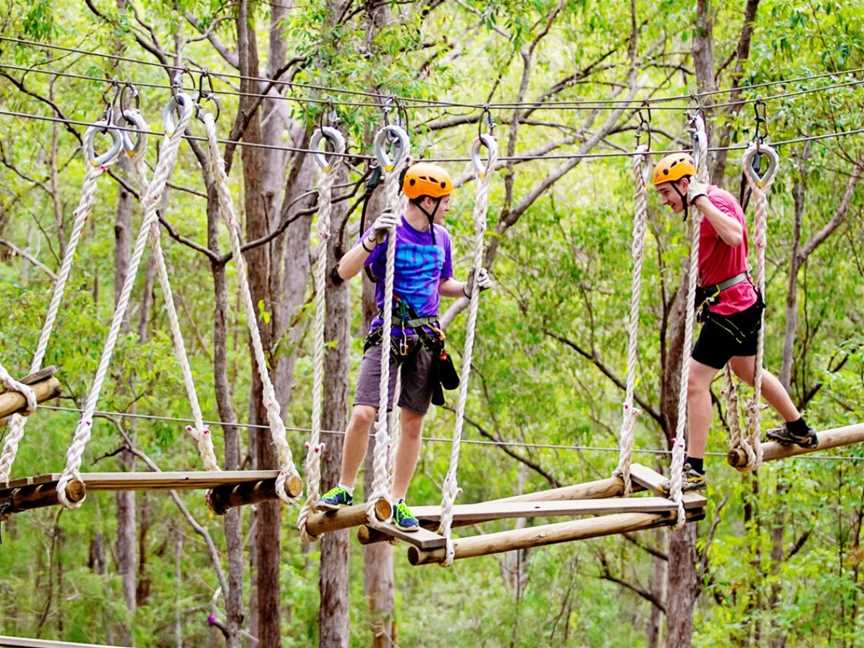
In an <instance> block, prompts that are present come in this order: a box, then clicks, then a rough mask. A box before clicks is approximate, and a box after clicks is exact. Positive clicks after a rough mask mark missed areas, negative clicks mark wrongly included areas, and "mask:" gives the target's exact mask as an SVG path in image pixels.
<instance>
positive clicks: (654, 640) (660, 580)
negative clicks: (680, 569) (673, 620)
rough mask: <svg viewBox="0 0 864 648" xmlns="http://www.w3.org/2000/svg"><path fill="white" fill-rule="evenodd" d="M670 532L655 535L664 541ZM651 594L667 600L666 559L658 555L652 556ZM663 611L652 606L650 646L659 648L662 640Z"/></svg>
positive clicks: (660, 599) (649, 631) (649, 632)
mask: <svg viewBox="0 0 864 648" xmlns="http://www.w3.org/2000/svg"><path fill="white" fill-rule="evenodd" d="M667 535H668V534H667V533H666V531H665V530H663V529H660V530H659V531H657V532H656V533H654V536H656V538H657V540H658V541H659V542H664V541H665V540H666V536H667ZM651 563H652V569H651V594H652V596H654V598H655V599H656V600H658V601H665V600H666V561H665V560H663V559H662V558H659V557H658V556H652V557H651ZM662 624H663V612H662V610H661V609H660V608H659V607H657V606H656V605H652V606H651V615H650V617H649V619H648V632H647V635H648V648H657V647H658V646H659V645H660V642H661V640H662V639H661V632H662V628H663V625H662Z"/></svg>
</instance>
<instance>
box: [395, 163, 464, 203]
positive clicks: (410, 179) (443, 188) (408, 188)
mask: <svg viewBox="0 0 864 648" xmlns="http://www.w3.org/2000/svg"><path fill="white" fill-rule="evenodd" d="M402 191H403V192H405V195H406V196H408V197H409V198H411V199H412V200H414V199H415V198H419V197H420V196H431V197H432V198H443V197H444V196H449V195H450V194H451V193H453V179H452V178H451V177H450V174H449V173H447V172H446V171H445V170H444V169H442V168H441V167H440V166H438V165H437V164H429V163H428V162H418V163H417V164H412V165H411V166H410V167H408V170H407V171H406V172H405V177H404V178H403V179H402Z"/></svg>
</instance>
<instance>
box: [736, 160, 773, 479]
mask: <svg viewBox="0 0 864 648" xmlns="http://www.w3.org/2000/svg"><path fill="white" fill-rule="evenodd" d="M762 152H764V153H765V154H766V155H767V156H768V158H769V166H768V170H767V171H766V172H765V175H764V176H762V177H760V176H759V175H758V173H757V172H756V170H754V169H753V167H752V165H751V164H750V159H751V158H752V157H754V156H756V155H757V154H759V153H762ZM777 162H778V157H777V153H776V152H775V151H774V149H773V148H771V147H769V146H768V145H765V144H750V147H749V148H748V150H747V152H745V154H744V175H745V176H747V182H748V184H749V185H750V189H751V190H752V192H753V198H754V200H755V203H756V224H755V227H754V245H755V246H756V273H755V274H756V287H757V289H758V290H759V294H760V295H762V298H763V299H764V295H765V248H766V245H767V238H768V236H767V233H768V191H770V189H771V185H772V184H773V182H774V178H775V177H777ZM759 317H760V321H759V334H758V338H757V340H758V341H757V345H756V369H755V373H754V376H753V398H752V400H751V401H750V404H749V409H750V426H749V436H750V438H749V445H750V447H751V448H752V450H753V455H754V457H753V464H752V466H751V465H750V461H749V459H750V456H749V455H748V464H747V466H746V469H748V470H756V469H757V468H759V466H760V465H762V442H761V439H760V435H761V418H762V408H761V407H760V400H761V396H762V363H763V359H764V355H765V311H764V310H763V311H762V313H761V314H760V316H759Z"/></svg>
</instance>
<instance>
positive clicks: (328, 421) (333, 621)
mask: <svg viewBox="0 0 864 648" xmlns="http://www.w3.org/2000/svg"><path fill="white" fill-rule="evenodd" d="M344 178H345V173H344V172H343V173H340V174H339V176H338V179H337V184H338V183H339V182H342V181H344ZM343 205H344V203H343ZM344 217H345V208H344V207H343V206H335V205H334V209H333V213H332V215H331V218H332V221H331V224H332V226H331V233H332V235H331V239H330V244H329V245H328V250H327V253H328V254H327V256H328V263H327V266H328V281H327V321H326V325H325V328H324V339H325V340H326V343H327V345H328V347H327V354H326V356H325V366H324V371H325V375H324V380H325V387H324V411H323V420H322V424H323V428H324V429H325V430H344V429H345V426H346V424H347V416H346V414H347V412H348V373H349V370H350V357H349V351H350V349H349V343H350V339H349V325H350V321H351V313H350V301H349V292H348V284H347V283H345V282H343V281H339V282H338V283H334V282H333V280H332V276H333V275H332V273H331V272H330V271H331V270H333V269H335V267H336V263H337V260H336V257H335V255H334V250H336V249H342V248H343V247H344V245H342V244H341V242H340V241H338V240H337V238H338V236H339V231H340V229H341V224H342V220H343V218H344ZM323 441H324V444H325V445H324V453H323V457H322V462H323V464H322V470H321V480H322V485H321V486H322V488H327V487H329V486H331V485H332V484H335V483H336V482H337V481H338V480H339V469H340V466H341V463H342V442H343V437H342V436H338V435H325V436H324V437H323ZM348 547H349V530H347V529H346V530H343V531H337V532H336V533H328V534H326V535H325V536H324V537H323V538H322V539H321V570H320V581H319V587H320V593H321V605H320V607H319V612H318V628H319V646H321V648H325V647H326V648H330V647H331V646H333V647H335V646H339V647H342V648H347V646H348V640H349V625H348Z"/></svg>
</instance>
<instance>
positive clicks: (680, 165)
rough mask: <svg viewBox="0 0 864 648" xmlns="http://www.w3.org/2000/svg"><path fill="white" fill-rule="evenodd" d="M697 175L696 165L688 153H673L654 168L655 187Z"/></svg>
mask: <svg viewBox="0 0 864 648" xmlns="http://www.w3.org/2000/svg"><path fill="white" fill-rule="evenodd" d="M695 175H696V164H694V162H693V158H692V157H690V156H689V155H687V154H686V153H672V154H671V155H667V156H666V157H664V158H663V159H662V160H660V161H659V162H658V163H657V166H655V167H654V186H655V187H656V186H657V185H661V184H663V183H664V182H675V181H676V180H680V179H681V178H684V177H687V176H695Z"/></svg>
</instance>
